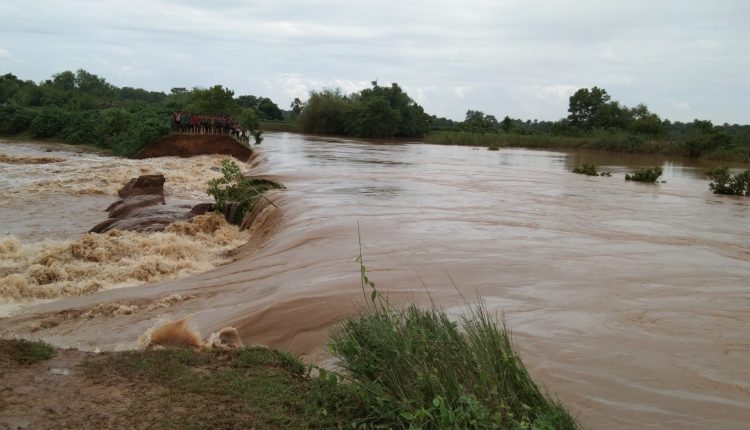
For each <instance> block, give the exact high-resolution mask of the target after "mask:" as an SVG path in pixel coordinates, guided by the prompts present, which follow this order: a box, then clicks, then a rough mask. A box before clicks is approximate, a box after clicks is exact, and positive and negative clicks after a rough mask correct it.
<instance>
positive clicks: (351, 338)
mask: <svg viewBox="0 0 750 430" xmlns="http://www.w3.org/2000/svg"><path fill="white" fill-rule="evenodd" d="M373 302H377V299H373ZM380 303H381V304H380V305H375V306H372V307H371V308H370V310H369V311H368V312H367V313H365V314H364V315H362V316H360V317H358V318H354V319H351V320H348V321H346V322H345V323H344V324H342V325H341V326H340V327H339V328H338V329H337V330H335V331H334V332H333V333H332V336H331V344H330V349H331V351H332V352H333V354H334V356H335V357H336V358H337V359H338V360H339V364H340V365H341V366H342V367H343V369H344V370H345V371H346V375H347V377H348V378H349V379H351V380H352V381H353V382H354V386H356V387H357V388H359V389H360V396H361V403H362V404H363V405H364V408H365V410H366V411H367V418H366V419H362V421H364V422H365V423H366V424H367V425H369V426H371V427H374V428H378V426H382V427H383V428H401V429H412V428H419V429H468V428H471V429H521V428H539V429H542V428H549V429H553V428H554V429H575V428H577V425H576V423H575V422H574V420H573V418H572V417H571V416H570V415H569V414H568V413H567V412H566V411H565V409H564V408H563V407H562V406H561V405H560V404H559V403H558V402H557V401H555V400H554V399H552V398H550V397H549V396H547V395H546V394H545V393H544V391H543V390H541V389H540V388H539V386H538V385H537V384H536V383H535V382H534V381H533V380H532V379H531V377H530V376H529V374H528V372H527V370H526V368H525V367H524V365H523V362H522V361H521V358H520V357H519V356H518V355H517V353H516V352H515V350H514V348H513V343H512V341H511V338H510V335H509V334H508V331H507V329H506V328H505V327H504V326H502V325H498V324H497V322H496V321H495V319H494V318H493V317H492V316H491V315H490V314H489V312H488V311H487V310H486V308H484V306H482V305H481V304H480V305H477V306H476V307H474V308H471V309H470V311H469V313H468V314H467V315H464V316H462V317H459V319H458V322H455V321H453V320H452V319H451V318H449V317H448V315H447V314H446V313H445V312H444V311H443V310H441V309H439V308H431V309H420V308H418V307H417V306H414V305H411V306H407V307H405V308H395V307H392V306H390V305H388V304H387V302H385V301H381V302H380ZM404 381H408V383H404Z"/></svg>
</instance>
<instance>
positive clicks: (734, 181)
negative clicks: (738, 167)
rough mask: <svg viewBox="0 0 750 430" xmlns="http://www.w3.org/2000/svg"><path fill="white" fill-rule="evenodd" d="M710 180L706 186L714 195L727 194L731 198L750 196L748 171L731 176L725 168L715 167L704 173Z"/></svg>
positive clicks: (749, 173)
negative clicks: (731, 196)
mask: <svg viewBox="0 0 750 430" xmlns="http://www.w3.org/2000/svg"><path fill="white" fill-rule="evenodd" d="M706 176H708V177H709V178H711V179H712V180H713V182H711V183H710V184H709V185H708V186H709V187H710V188H711V191H713V192H714V194H728V195H733V196H750V170H745V171H744V172H743V173H737V174H736V175H732V174H731V173H729V169H728V168H726V167H717V168H715V169H710V170H708V171H706Z"/></svg>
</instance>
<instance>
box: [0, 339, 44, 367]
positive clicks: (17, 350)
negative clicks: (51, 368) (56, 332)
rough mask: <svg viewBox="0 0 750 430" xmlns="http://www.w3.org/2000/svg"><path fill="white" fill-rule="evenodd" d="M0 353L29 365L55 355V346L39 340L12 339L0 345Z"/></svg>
mask: <svg viewBox="0 0 750 430" xmlns="http://www.w3.org/2000/svg"><path fill="white" fill-rule="evenodd" d="M0 355H7V356H8V357H10V358H11V359H12V360H13V361H15V362H17V363H19V364H23V365H29V364H35V363H39V362H42V361H45V360H49V359H50V358H52V357H53V356H54V355H55V348H53V347H52V346H51V345H49V344H48V343H46V342H42V341H40V340H25V339H13V340H10V341H8V342H7V343H4V344H3V345H2V348H0Z"/></svg>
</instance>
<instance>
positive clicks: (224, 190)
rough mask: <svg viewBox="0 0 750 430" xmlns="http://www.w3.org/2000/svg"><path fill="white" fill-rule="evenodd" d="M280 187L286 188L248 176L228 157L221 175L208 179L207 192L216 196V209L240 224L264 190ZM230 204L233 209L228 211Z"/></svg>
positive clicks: (222, 167) (234, 222)
mask: <svg viewBox="0 0 750 430" xmlns="http://www.w3.org/2000/svg"><path fill="white" fill-rule="evenodd" d="M280 188H284V187H283V185H281V184H278V183H276V182H273V181H269V180H267V179H255V178H248V177H246V176H245V175H244V174H243V173H242V170H241V169H240V166H238V165H237V163H235V162H234V161H232V160H229V159H226V160H223V161H222V162H221V177H219V178H216V179H211V180H210V181H208V190H207V193H208V195H210V196H211V197H213V198H214V201H215V203H214V210H215V211H217V212H224V213H225V215H228V217H229V218H230V219H229V222H231V223H233V224H240V223H241V222H242V220H243V219H244V218H245V215H246V214H247V213H248V211H250V210H251V209H252V208H253V207H254V206H255V204H256V203H258V201H259V200H260V199H261V198H262V196H263V192H264V191H266V190H270V189H280ZM230 204H231V205H233V206H234V207H233V210H231V211H227V210H226V209H227V206H228V205H230Z"/></svg>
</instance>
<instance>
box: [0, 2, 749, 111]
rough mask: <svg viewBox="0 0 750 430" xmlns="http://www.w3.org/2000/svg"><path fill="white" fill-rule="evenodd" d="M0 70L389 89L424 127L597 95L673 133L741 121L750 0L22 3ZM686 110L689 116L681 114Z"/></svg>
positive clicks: (289, 93) (286, 98) (281, 91)
mask: <svg viewBox="0 0 750 430" xmlns="http://www.w3.org/2000/svg"><path fill="white" fill-rule="evenodd" d="M0 14H2V16H3V17H4V25H3V27H2V28H0V40H2V44H3V45H2V46H0V47H1V48H2V49H4V50H5V52H12V53H13V57H14V58H15V60H14V61H13V62H12V63H11V62H9V60H8V59H6V58H4V57H3V55H2V51H0V66H2V67H3V68H7V69H8V71H11V72H13V73H16V74H18V75H20V76H21V77H23V78H31V79H35V80H40V79H44V78H47V77H49V75H51V74H52V73H55V72H59V71H61V70H65V69H76V68H85V69H87V70H89V71H91V72H94V73H97V74H100V75H102V76H104V77H106V78H108V79H109V80H110V81H112V82H113V83H115V84H117V85H129V86H142V87H145V88H149V89H160V90H168V89H169V88H170V87H171V86H188V87H189V86H207V85H212V84H215V83H221V84H224V85H227V86H228V87H230V88H233V89H234V90H235V91H236V92H237V93H238V94H247V93H250V94H258V95H264V96H269V97H272V98H273V99H274V100H276V101H277V102H278V103H279V104H280V105H282V106H286V105H288V104H289V102H290V101H291V99H293V98H294V97H301V98H304V97H305V96H306V93H307V92H308V91H309V90H311V89H316V88H322V87H332V86H340V87H342V88H343V89H344V90H346V91H353V90H356V89H358V88H361V87H363V86H366V85H368V84H369V81H371V80H373V79H376V78H377V79H379V80H380V82H381V83H383V82H393V81H395V82H399V83H400V84H401V85H402V86H403V87H404V88H405V89H406V90H407V91H408V92H409V93H410V94H411V95H412V96H413V97H414V98H415V99H416V100H418V101H419V102H420V103H422V104H423V105H424V107H425V109H426V110H427V111H428V112H430V113H435V114H438V115H444V116H448V117H452V118H456V119H460V118H461V117H463V114H464V112H465V111H466V110H467V109H480V110H484V111H486V112H488V113H492V114H494V115H496V116H504V115H511V116H515V117H523V118H529V119H533V118H539V119H557V118H560V117H562V116H564V115H565V114H566V112H565V110H566V104H567V97H568V96H569V95H570V94H571V93H572V92H573V91H574V90H575V89H576V88H580V87H583V86H593V85H599V86H603V87H604V88H606V89H607V90H608V91H609V92H610V94H612V96H613V97H614V98H615V99H618V100H620V101H622V102H623V103H626V104H628V105H634V104H636V103H639V102H645V103H646V104H648V105H649V106H650V107H651V108H652V110H654V111H656V112H658V113H660V114H661V115H662V116H666V117H668V118H671V119H676V120H691V119H692V118H693V116H694V115H697V114H698V113H702V114H705V116H706V117H707V118H709V119H712V120H714V121H716V122H725V121H727V122H748V121H747V118H748V113H749V112H748V107H747V103H746V99H747V97H748V96H750V92H749V91H748V87H747V85H746V84H745V76H746V75H747V72H748V71H749V70H750V57H748V56H747V55H744V52H745V51H747V43H748V40H750V30H749V29H748V26H746V25H745V20H746V19H747V17H748V16H750V6H749V3H748V2H745V1H742V0H727V1H723V2H721V3H719V4H711V3H708V2H699V1H660V2H653V1H640V0H637V1H611V2H601V1H593V0H585V1H583V0H582V1H573V0H559V1H547V2H539V1H537V2H530V1H520V0H519V1H467V2H461V3H460V4H459V3H458V2H454V1H451V2H448V1H442V0H440V1H422V0H420V1H412V2H404V1H392V0H385V1H379V2H367V3H366V2H351V1H338V0H324V1H285V2H278V1H268V0H262V1H240V0H220V1H195V0H189V1H171V0H154V1H147V0H131V1H124V0H113V1H107V2H101V1H85V0H72V1H55V0H39V1H34V2H31V1H27V0H24V1H19V0H6V1H4V2H3V3H2V4H0ZM684 106H690V109H685V108H684Z"/></svg>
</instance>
